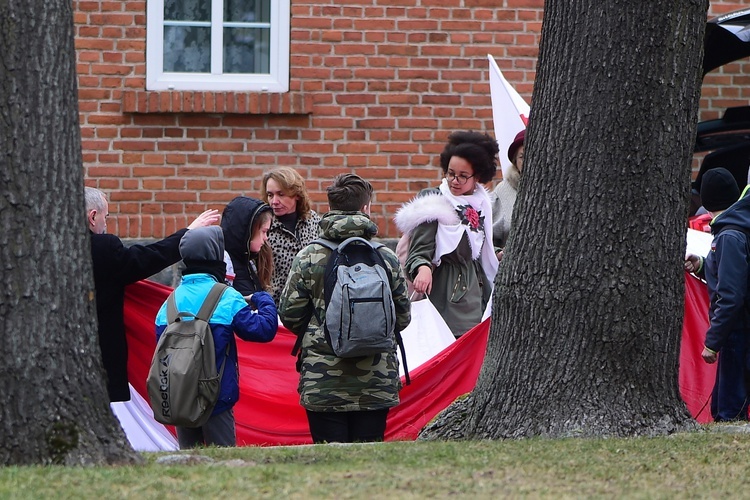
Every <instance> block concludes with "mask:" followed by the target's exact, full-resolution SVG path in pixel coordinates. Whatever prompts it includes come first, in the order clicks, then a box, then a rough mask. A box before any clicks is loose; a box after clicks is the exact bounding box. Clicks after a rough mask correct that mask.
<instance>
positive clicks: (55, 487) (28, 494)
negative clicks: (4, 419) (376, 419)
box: [0, 425, 750, 499]
mask: <svg viewBox="0 0 750 500" xmlns="http://www.w3.org/2000/svg"><path fill="white" fill-rule="evenodd" d="M719 428H720V426H718V425H713V426H708V427H706V429H707V431H706V432H703V431H702V432H696V433H689V434H678V435H674V436H670V437H660V438H633V439H562V440H552V439H527V440H520V441H492V442H491V441H467V442H391V443H376V444H355V445H316V446H295V447H276V448H258V447H245V448H225V449H219V448H207V449H201V450H197V451H196V450H194V451H192V452H177V453H146V454H144V458H145V459H146V460H145V462H146V463H145V465H142V466H136V467H90V468H77V467H74V468H70V467H69V468H66V467H5V468H2V469H0V498H3V499H6V498H8V499H26V498H29V499H31V498H33V499H37V498H56V499H58V498H59V499H65V498H71V499H72V498H76V499H78V498H108V499H120V498H138V499H141V498H143V499H151V498H154V499H156V498H159V499H178V498H179V499H184V498H290V499H296V498H361V499H367V498H399V499H401V498H407V499H408V498H428V497H440V498H444V497H458V498H498V497H504V496H513V497H521V496H528V497H533V498H537V497H545V498H553V497H554V498H559V497H563V498H573V497H615V496H616V497H628V498H676V497H712V498H720V497H737V496H742V494H741V493H740V492H741V491H742V490H744V488H746V487H747V485H748V482H749V481H750V480H749V479H748V456H750V434H744V433H739V434H734V433H726V432H714V431H715V430H717V429H719Z"/></svg>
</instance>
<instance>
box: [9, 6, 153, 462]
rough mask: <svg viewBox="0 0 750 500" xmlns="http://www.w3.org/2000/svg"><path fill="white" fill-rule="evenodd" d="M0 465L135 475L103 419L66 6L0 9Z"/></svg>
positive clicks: (115, 431) (114, 428)
mask: <svg viewBox="0 0 750 500" xmlns="http://www.w3.org/2000/svg"><path fill="white" fill-rule="evenodd" d="M0 59H1V60H2V63H1V64H0V68H1V69H0V94H1V95H2V99H0V152H2V156H1V157H0V158H2V159H1V160H0V262H2V274H1V276H2V279H1V280H0V283H2V285H3V287H2V289H1V290H0V297H1V298H0V324H1V325H2V326H1V327H0V329H1V331H2V334H3V349H2V350H0V398H2V406H1V409H0V443H2V444H0V464H2V465H10V464H51V463H58V464H71V465H72V464H86V465H88V464H112V463H137V462H139V461H140V457H139V456H138V455H137V454H136V453H135V452H134V451H133V450H132V448H130V445H129V444H128V442H127V439H126V438H125V435H124V434H123V432H122V429H121V427H120V425H119V422H118V421H117V419H116V418H115V417H114V415H113V414H112V412H111V410H110V408H109V400H108V398H107V392H106V389H105V386H104V379H103V376H104V370H103V368H102V363H101V354H100V351H99V344H98V340H97V335H96V310H95V307H94V286H93V274H92V266H91V249H90V245H89V239H88V230H87V228H86V226H85V215H84V201H83V167H82V159H81V137H80V130H79V124H78V96H77V89H76V66H75V64H76V57H75V49H74V46H73V14H72V4H71V2H70V0H43V1H30V0H4V1H0Z"/></svg>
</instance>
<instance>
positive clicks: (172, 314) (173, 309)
mask: <svg viewBox="0 0 750 500" xmlns="http://www.w3.org/2000/svg"><path fill="white" fill-rule="evenodd" d="M227 288H229V286H228V285H225V284H224V283H215V284H214V286H213V287H212V288H211V290H210V291H209V292H208V295H206V298H205V299H204V301H203V305H201V308H200V310H199V311H198V313H197V314H195V315H193V314H189V313H184V312H179V311H177V303H176V302H175V298H174V292H172V293H170V294H169V297H168V298H167V323H168V324H171V323H174V322H175V321H177V320H178V319H182V318H200V319H202V320H203V321H205V322H206V323H208V320H209V319H211V316H212V315H213V313H214V311H215V310H216V306H217V305H219V299H221V296H222V295H223V294H224V291H225V290H226V289H227Z"/></svg>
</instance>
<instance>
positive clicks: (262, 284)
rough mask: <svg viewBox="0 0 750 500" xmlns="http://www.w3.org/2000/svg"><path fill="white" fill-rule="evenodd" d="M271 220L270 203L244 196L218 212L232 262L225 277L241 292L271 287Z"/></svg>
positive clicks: (246, 294) (269, 288)
mask: <svg viewBox="0 0 750 500" xmlns="http://www.w3.org/2000/svg"><path fill="white" fill-rule="evenodd" d="M272 220H273V212H272V211H271V207H270V206H268V205H267V204H265V203H263V202H262V201H261V200H257V199H255V198H249V197H247V196H238V197H236V198H235V199H233V200H232V201H230V202H229V203H228V204H227V206H226V207H225V208H224V212H223V213H222V215H221V229H222V230H223V231H224V245H225V249H226V253H227V254H228V256H229V262H228V264H231V271H230V272H229V275H228V278H229V279H228V281H229V282H230V283H231V284H232V286H233V287H234V288H235V289H236V290H237V291H238V292H240V293H241V294H242V295H244V296H248V295H251V294H253V293H255V292H258V291H270V290H271V277H272V276H273V271H274V264H273V252H272V250H271V247H270V246H269V245H268V230H269V229H270V227H271V221H272ZM226 260H227V259H226V257H225V261H226ZM228 267H229V266H228Z"/></svg>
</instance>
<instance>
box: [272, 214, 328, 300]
mask: <svg viewBox="0 0 750 500" xmlns="http://www.w3.org/2000/svg"><path fill="white" fill-rule="evenodd" d="M319 222H320V216H319V215H318V214H317V213H315V212H314V211H311V212H310V216H309V217H308V218H307V219H302V218H299V219H297V226H296V228H295V229H296V232H297V234H296V235H294V234H292V233H291V232H290V231H289V230H288V229H287V228H285V227H284V225H283V224H282V223H281V222H279V221H278V220H276V219H275V218H274V220H273V222H272V223H271V228H270V229H269V230H268V244H269V245H271V248H272V249H273V265H274V271H273V277H272V278H271V295H273V300H274V302H276V305H277V306H278V304H279V298H280V297H281V291H282V290H283V289H284V285H285V284H286V279H287V276H289V270H290V269H291V268H292V261H293V260H294V257H295V256H296V255H297V252H299V251H300V250H302V249H303V248H305V247H306V246H307V245H309V244H310V242H311V241H312V240H314V239H315V238H317V237H318V232H319V230H320V228H319V227H318V223H319Z"/></svg>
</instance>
